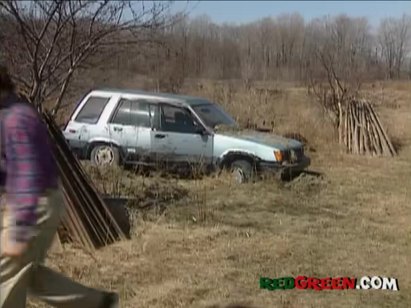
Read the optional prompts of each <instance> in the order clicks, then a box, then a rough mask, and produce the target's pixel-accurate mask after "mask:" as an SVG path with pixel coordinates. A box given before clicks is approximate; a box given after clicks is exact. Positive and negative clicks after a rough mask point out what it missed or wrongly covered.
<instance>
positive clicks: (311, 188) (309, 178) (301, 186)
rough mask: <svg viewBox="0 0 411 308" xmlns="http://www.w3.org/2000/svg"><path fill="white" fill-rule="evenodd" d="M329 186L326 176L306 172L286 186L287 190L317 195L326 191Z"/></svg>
mask: <svg viewBox="0 0 411 308" xmlns="http://www.w3.org/2000/svg"><path fill="white" fill-rule="evenodd" d="M327 184H328V180H327V179H326V177H325V175H324V174H321V173H317V172H312V171H306V172H303V173H301V174H300V175H299V176H298V177H296V178H295V179H293V180H292V181H290V182H287V183H285V184H284V187H285V188H288V189H291V190H293V191H296V192H304V193H315V192H318V191H319V190H321V189H324V188H325V187H326V186H327Z"/></svg>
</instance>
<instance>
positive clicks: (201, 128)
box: [196, 126, 208, 136]
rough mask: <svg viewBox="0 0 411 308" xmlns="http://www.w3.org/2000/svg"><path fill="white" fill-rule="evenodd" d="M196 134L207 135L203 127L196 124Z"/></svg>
mask: <svg viewBox="0 0 411 308" xmlns="http://www.w3.org/2000/svg"><path fill="white" fill-rule="evenodd" d="M196 134H199V135H202V136H205V135H208V132H207V130H206V129H205V128H204V127H202V126H198V127H197V128H196Z"/></svg>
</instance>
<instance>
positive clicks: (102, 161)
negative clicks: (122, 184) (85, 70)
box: [90, 144, 120, 166]
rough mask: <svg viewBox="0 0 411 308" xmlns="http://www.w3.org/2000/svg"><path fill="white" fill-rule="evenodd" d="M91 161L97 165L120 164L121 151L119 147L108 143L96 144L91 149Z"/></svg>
mask: <svg viewBox="0 0 411 308" xmlns="http://www.w3.org/2000/svg"><path fill="white" fill-rule="evenodd" d="M90 156H91V161H92V162H93V164H94V165H96V166H118V165H119V164H120V153H119V150H118V148H117V147H115V146H112V145H108V144H99V145H96V146H95V147H94V148H93V150H92V151H91V155H90Z"/></svg>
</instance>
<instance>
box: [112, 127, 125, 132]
mask: <svg viewBox="0 0 411 308" xmlns="http://www.w3.org/2000/svg"><path fill="white" fill-rule="evenodd" d="M113 130H114V131H115V132H121V131H122V130H123V128H122V127H114V128H113Z"/></svg>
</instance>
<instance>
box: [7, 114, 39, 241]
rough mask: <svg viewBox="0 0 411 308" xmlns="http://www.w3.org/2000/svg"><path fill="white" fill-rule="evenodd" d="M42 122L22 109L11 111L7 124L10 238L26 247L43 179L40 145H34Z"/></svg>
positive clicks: (34, 221)
mask: <svg viewBox="0 0 411 308" xmlns="http://www.w3.org/2000/svg"><path fill="white" fill-rule="evenodd" d="M16 109H17V108H16ZM39 121H40V120H39V119H38V118H37V115H36V114H35V111H32V110H31V109H30V108H27V107H23V108H20V109H17V110H12V111H10V113H9V114H8V115H7V116H6V118H5V122H4V133H5V135H4V136H5V153H6V161H7V166H6V170H7V171H6V172H7V179H6V191H5V193H6V207H7V210H8V211H9V213H10V215H11V219H12V221H11V223H12V226H11V228H10V229H9V233H8V237H9V240H10V241H12V242H14V243H27V242H28V241H29V240H30V239H31V238H32V237H33V236H34V235H35V231H36V230H35V225H36V222H37V215H36V211H37V202H38V200H39V197H40V195H41V194H42V187H41V183H42V179H41V176H44V175H42V174H41V173H40V168H39V161H40V160H41V159H42V158H41V157H40V154H39V151H38V149H39V145H36V144H35V142H36V139H35V136H36V130H37V129H38V125H39ZM40 146H41V145H40Z"/></svg>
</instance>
